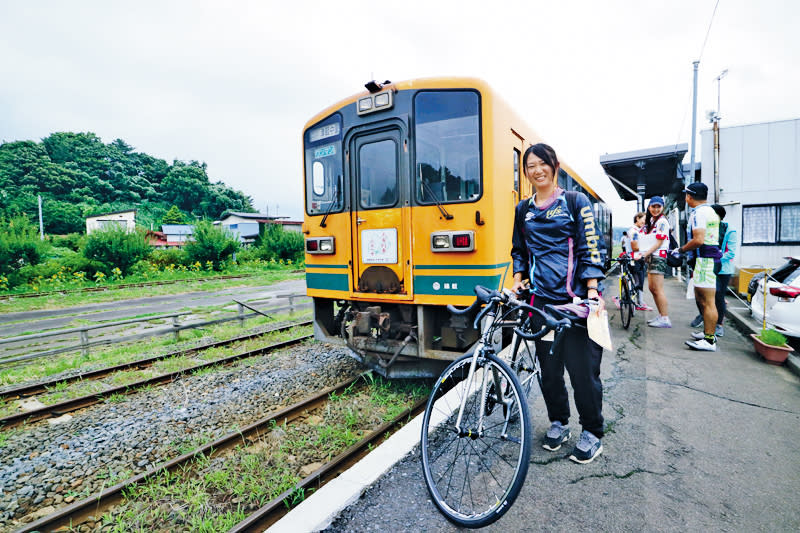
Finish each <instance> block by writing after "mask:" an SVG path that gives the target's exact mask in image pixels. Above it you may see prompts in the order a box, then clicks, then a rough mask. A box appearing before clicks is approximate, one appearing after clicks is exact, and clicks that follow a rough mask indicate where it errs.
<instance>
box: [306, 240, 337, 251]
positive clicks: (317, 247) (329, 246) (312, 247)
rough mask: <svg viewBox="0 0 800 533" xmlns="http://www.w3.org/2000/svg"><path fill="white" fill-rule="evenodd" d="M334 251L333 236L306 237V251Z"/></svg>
mask: <svg viewBox="0 0 800 533" xmlns="http://www.w3.org/2000/svg"><path fill="white" fill-rule="evenodd" d="M335 251H336V247H335V246H334V244H333V237H309V238H307V239H306V253H309V254H332V253H334V252H335Z"/></svg>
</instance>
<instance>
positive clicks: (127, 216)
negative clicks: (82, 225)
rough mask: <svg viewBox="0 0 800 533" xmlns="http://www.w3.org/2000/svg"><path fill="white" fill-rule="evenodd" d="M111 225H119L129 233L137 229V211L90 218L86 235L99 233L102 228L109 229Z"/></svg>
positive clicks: (87, 221)
mask: <svg viewBox="0 0 800 533" xmlns="http://www.w3.org/2000/svg"><path fill="white" fill-rule="evenodd" d="M109 223H111V224H119V225H120V226H123V227H125V229H127V230H128V231H129V232H131V231H133V230H135V229H136V211H125V212H122V213H113V214H110V215H98V216H96V217H88V218H87V219H86V234H87V235H88V234H90V233H92V232H93V231H97V230H98V229H100V228H103V227H107V226H108V225H109Z"/></svg>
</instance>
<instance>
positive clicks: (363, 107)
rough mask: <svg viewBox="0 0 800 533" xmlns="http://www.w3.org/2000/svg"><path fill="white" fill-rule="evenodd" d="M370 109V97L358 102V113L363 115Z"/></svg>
mask: <svg viewBox="0 0 800 533" xmlns="http://www.w3.org/2000/svg"><path fill="white" fill-rule="evenodd" d="M370 109H372V97H371V96H367V97H366V98H362V99H361V100H359V101H358V112H359V113H364V112H366V111H369V110H370Z"/></svg>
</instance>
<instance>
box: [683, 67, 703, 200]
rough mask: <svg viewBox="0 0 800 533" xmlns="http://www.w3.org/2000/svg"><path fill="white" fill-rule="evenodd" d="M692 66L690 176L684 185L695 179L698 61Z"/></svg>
mask: <svg viewBox="0 0 800 533" xmlns="http://www.w3.org/2000/svg"><path fill="white" fill-rule="evenodd" d="M692 64H693V65H694V85H693V87H694V89H693V90H692V150H691V155H690V163H689V172H690V175H689V179H688V180H684V181H685V182H686V183H685V185H688V184H690V183H691V182H693V181H694V177H695V167H694V150H695V148H694V145H695V139H696V135H697V67H698V66H700V61H694V62H693V63H692Z"/></svg>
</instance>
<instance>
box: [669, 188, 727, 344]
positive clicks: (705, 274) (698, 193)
mask: <svg viewBox="0 0 800 533" xmlns="http://www.w3.org/2000/svg"><path fill="white" fill-rule="evenodd" d="M683 192H685V193H686V204H687V205H688V206H689V207H691V208H693V209H694V212H693V213H692V215H691V217H690V218H689V228H690V229H691V231H692V239H691V240H690V241H689V242H687V243H686V244H684V245H683V246H681V247H680V248H679V249H678V252H679V253H681V252H686V251H689V250H697V255H698V257H697V262H696V263H695V267H694V273H693V274H692V283H694V297H695V299H696V300H697V303H698V305H699V307H700V309H701V311H702V314H703V334H702V337H701V336H700V335H697V337H700V338H695V339H694V340H691V341H686V344H687V345H688V346H689V347H690V348H692V349H693V350H703V351H708V352H715V351H717V339H716V336H715V335H714V331H715V328H716V325H717V318H718V317H717V306H716V303H715V301H714V298H715V296H716V292H717V290H716V288H717V276H716V274H714V260H719V259H720V258H721V257H722V252H721V251H720V249H719V216H718V215H717V213H716V211H714V209H712V208H711V206H710V205H708V203H706V198H708V187H707V186H706V185H705V184H704V183H701V182H699V181H697V182H694V183H690V184H689V185H688V186H687V187H686V188H685V189H684V190H683Z"/></svg>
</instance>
